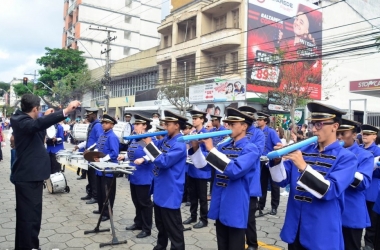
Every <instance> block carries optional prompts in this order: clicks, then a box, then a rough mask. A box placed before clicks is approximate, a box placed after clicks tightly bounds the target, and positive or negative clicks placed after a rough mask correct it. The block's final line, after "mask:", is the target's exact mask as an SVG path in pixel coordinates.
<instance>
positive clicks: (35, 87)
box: [24, 70, 38, 93]
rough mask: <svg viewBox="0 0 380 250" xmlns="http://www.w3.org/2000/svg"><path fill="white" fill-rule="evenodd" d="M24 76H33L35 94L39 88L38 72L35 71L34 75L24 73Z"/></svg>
mask: <svg viewBox="0 0 380 250" xmlns="http://www.w3.org/2000/svg"><path fill="white" fill-rule="evenodd" d="M24 75H26V76H33V83H34V86H33V93H34V92H36V90H37V86H36V83H37V82H38V80H37V76H38V74H37V70H34V74H27V73H24Z"/></svg>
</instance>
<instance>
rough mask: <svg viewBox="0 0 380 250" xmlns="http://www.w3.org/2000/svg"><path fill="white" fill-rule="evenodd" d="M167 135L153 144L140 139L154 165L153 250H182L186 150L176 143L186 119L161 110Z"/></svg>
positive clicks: (150, 140)
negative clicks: (155, 232)
mask: <svg viewBox="0 0 380 250" xmlns="http://www.w3.org/2000/svg"><path fill="white" fill-rule="evenodd" d="M164 114H165V118H164V119H162V121H163V122H165V126H166V129H167V131H168V134H167V136H165V137H164V138H163V139H161V140H159V141H157V142H153V141H152V139H151V138H149V137H148V138H146V139H143V141H144V142H145V144H147V145H146V147H145V148H144V152H145V153H146V155H147V156H148V157H149V159H150V160H151V161H152V162H153V164H154V166H155V167H154V169H153V175H154V178H153V185H154V187H153V203H154V216H155V223H156V227H157V230H158V235H157V245H156V246H155V247H154V248H153V249H154V250H164V249H166V247H167V245H168V239H170V242H171V248H170V249H172V250H184V249H185V239H184V235H183V225H182V218H181V210H180V208H181V201H182V196H183V189H184V183H185V168H186V157H187V152H186V151H187V150H186V144H184V143H181V142H177V138H178V137H180V136H182V134H181V132H180V131H181V130H183V129H185V127H186V121H187V118H185V117H182V116H180V115H177V114H174V113H173V112H171V111H169V110H165V111H164Z"/></svg>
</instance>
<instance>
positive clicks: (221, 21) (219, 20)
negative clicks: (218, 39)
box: [214, 14, 227, 31]
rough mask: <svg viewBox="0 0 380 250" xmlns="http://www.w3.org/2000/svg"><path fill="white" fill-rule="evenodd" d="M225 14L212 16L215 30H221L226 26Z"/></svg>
mask: <svg viewBox="0 0 380 250" xmlns="http://www.w3.org/2000/svg"><path fill="white" fill-rule="evenodd" d="M226 21H227V15H226V14H224V15H223V16H220V17H216V18H214V23H215V31H217V30H222V29H225V28H226Z"/></svg>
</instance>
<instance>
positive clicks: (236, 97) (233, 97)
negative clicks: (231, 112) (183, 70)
mask: <svg viewBox="0 0 380 250" xmlns="http://www.w3.org/2000/svg"><path fill="white" fill-rule="evenodd" d="M245 93H246V80H245V79H236V80H223V79H216V80H215V81H212V82H209V83H206V84H200V85H195V86H191V87H190V88H189V101H190V103H196V102H208V101H209V102H231V101H244V100H245Z"/></svg>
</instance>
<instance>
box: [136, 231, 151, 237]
mask: <svg viewBox="0 0 380 250" xmlns="http://www.w3.org/2000/svg"><path fill="white" fill-rule="evenodd" d="M148 236H150V233H147V232H144V231H141V232H140V233H139V234H138V235H136V238H145V237H148Z"/></svg>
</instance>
